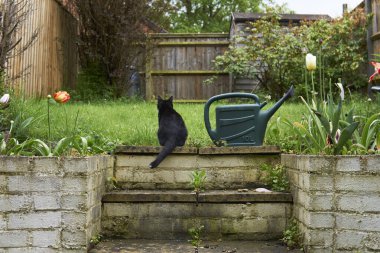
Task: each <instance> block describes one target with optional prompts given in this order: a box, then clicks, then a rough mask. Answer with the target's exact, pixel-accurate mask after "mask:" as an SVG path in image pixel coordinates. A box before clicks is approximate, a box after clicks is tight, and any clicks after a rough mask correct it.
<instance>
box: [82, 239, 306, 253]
mask: <svg viewBox="0 0 380 253" xmlns="http://www.w3.org/2000/svg"><path fill="white" fill-rule="evenodd" d="M110 252H111V253H112V252H119V253H121V252H123V253H132V252H133V253H185V252H186V253H191V252H195V250H194V247H193V246H192V245H191V244H190V243H189V242H188V241H187V240H183V241H178V240H120V239H114V240H103V241H102V242H101V243H99V244H98V245H96V246H95V247H94V248H93V249H91V250H90V251H89V253H110ZM285 252H288V253H301V252H302V251H301V250H297V249H296V250H288V249H287V248H286V247H285V246H284V245H283V244H282V243H281V241H278V240H276V241H266V242H262V241H206V242H202V243H201V246H200V248H199V253H285Z"/></svg>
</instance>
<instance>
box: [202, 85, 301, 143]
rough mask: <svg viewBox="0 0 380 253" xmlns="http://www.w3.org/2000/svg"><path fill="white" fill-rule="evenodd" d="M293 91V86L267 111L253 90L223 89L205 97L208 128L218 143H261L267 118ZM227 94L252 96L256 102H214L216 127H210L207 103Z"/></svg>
mask: <svg viewBox="0 0 380 253" xmlns="http://www.w3.org/2000/svg"><path fill="white" fill-rule="evenodd" d="M293 94H294V88H293V86H292V87H290V89H289V90H288V92H287V93H286V94H285V95H284V96H283V97H282V98H281V99H280V100H279V101H277V103H276V104H275V105H274V106H273V107H272V108H270V109H268V110H266V111H263V110H262V108H263V107H264V106H265V105H266V102H264V103H262V104H260V101H259V98H258V96H256V95H255V94H251V93H226V94H221V95H217V96H213V97H212V98H210V99H209V100H208V101H207V103H206V105H205V109H204V120H205V126H206V129H207V132H208V134H209V135H210V137H211V139H212V141H213V142H214V143H215V145H217V146H222V145H223V143H226V145H227V146H260V145H262V144H263V141H264V135H265V130H266V127H267V124H268V121H269V119H270V118H271V117H272V116H273V114H274V113H275V112H276V111H277V110H278V108H280V106H281V105H282V104H283V103H284V102H285V100H287V99H288V98H290V97H291V96H293ZM228 98H249V99H250V98H251V99H253V100H254V101H255V103H254V104H238V105H222V106H217V107H216V109H215V112H216V115H215V116H216V129H215V130H214V129H211V125H210V105H211V104H212V103H213V102H215V101H218V100H221V99H228Z"/></svg>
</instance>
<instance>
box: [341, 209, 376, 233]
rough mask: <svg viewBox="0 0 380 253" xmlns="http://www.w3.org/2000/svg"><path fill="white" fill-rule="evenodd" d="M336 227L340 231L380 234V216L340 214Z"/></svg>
mask: <svg viewBox="0 0 380 253" xmlns="http://www.w3.org/2000/svg"><path fill="white" fill-rule="evenodd" d="M336 227H337V229H340V230H357V231H362V232H380V215H378V214H368V215H360V214H348V213H339V214H337V215H336Z"/></svg>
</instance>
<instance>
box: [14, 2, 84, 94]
mask: <svg viewBox="0 0 380 253" xmlns="http://www.w3.org/2000/svg"><path fill="white" fill-rule="evenodd" d="M23 1H26V2H27V3H28V4H30V13H29V15H27V16H26V20H25V22H23V23H22V26H21V27H20V29H19V31H18V34H17V36H18V37H20V38H22V40H21V43H20V44H19V45H18V47H17V48H16V49H15V50H14V53H13V56H12V57H11V59H10V61H9V62H8V66H7V67H8V69H7V73H8V76H9V81H8V85H10V86H11V87H12V88H14V90H15V91H16V92H19V93H21V94H23V95H25V96H26V97H44V96H46V95H48V94H50V93H53V92H55V91H57V90H59V89H62V88H64V87H65V88H66V87H73V86H74V85H75V82H76V76H77V66H78V64H77V62H78V61H77V47H76V41H77V34H78V26H77V23H78V22H77V20H76V18H75V17H74V16H73V14H72V13H71V12H70V11H69V10H68V9H67V8H66V7H65V6H64V5H63V4H62V2H61V1H59V0H23ZM36 30H37V31H38V36H37V38H36V40H34V42H33V43H32V45H31V46H29V47H28V49H27V50H26V51H23V52H22V53H20V52H19V49H20V47H22V46H23V44H25V43H27V41H28V39H29V38H30V36H31V35H32V33H33V32H34V31H36Z"/></svg>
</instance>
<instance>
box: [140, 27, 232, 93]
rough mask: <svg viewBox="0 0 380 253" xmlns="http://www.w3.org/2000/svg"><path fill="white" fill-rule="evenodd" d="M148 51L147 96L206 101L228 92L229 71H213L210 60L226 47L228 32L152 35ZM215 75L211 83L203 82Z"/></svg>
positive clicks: (229, 87) (146, 70) (229, 88)
mask: <svg viewBox="0 0 380 253" xmlns="http://www.w3.org/2000/svg"><path fill="white" fill-rule="evenodd" d="M151 39H152V40H151V41H152V45H153V47H152V48H151V50H147V52H148V53H147V63H146V69H145V95H146V98H147V99H152V98H153V97H156V96H158V95H160V96H169V95H172V96H174V98H175V99H178V100H188V99H189V100H205V99H208V98H209V97H211V96H213V95H216V94H220V93H225V92H229V91H231V85H230V83H231V82H230V80H229V79H230V78H229V75H228V73H218V72H216V71H214V70H213V60H214V59H215V57H216V56H218V55H221V54H223V53H224V52H225V50H227V48H228V45H229V36H228V34H154V35H152V37H151ZM213 76H217V79H216V80H215V81H214V82H213V84H209V85H205V84H203V81H204V80H206V79H208V78H210V77H213Z"/></svg>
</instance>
